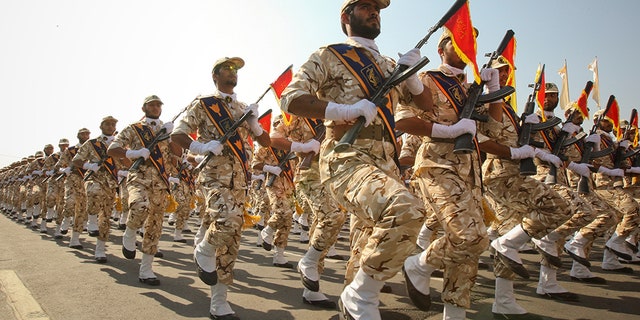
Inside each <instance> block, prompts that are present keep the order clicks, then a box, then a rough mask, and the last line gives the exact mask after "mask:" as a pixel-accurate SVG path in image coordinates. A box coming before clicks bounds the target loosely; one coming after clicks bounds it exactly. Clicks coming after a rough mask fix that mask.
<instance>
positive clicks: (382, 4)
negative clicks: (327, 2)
mask: <svg viewBox="0 0 640 320" xmlns="http://www.w3.org/2000/svg"><path fill="white" fill-rule="evenodd" d="M359 1H360V0H345V1H344V2H343V3H342V7H340V14H343V13H344V11H345V10H346V9H347V7H348V6H350V5H352V4H354V3H358V2H359ZM373 1H375V2H376V3H377V4H378V7H379V8H380V10H382V9H384V8H386V7H388V6H389V4H390V3H391V0H373Z"/></svg>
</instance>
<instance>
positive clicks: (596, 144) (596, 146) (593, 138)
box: [584, 133, 602, 150]
mask: <svg viewBox="0 0 640 320" xmlns="http://www.w3.org/2000/svg"><path fill="white" fill-rule="evenodd" d="M584 142H585V143H587V142H591V143H593V150H600V143H601V142H602V137H600V135H599V134H597V133H594V134H591V135H589V136H588V137H586V138H585V139H584Z"/></svg>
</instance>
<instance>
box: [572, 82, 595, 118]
mask: <svg viewBox="0 0 640 320" xmlns="http://www.w3.org/2000/svg"><path fill="white" fill-rule="evenodd" d="M592 88H593V82H591V81H587V84H586V85H585V87H584V89H583V90H582V93H581V94H580V97H579V98H578V101H577V102H576V104H577V105H578V111H579V112H580V114H581V115H582V117H583V118H585V119H589V108H587V99H588V98H589V94H590V93H591V89H592Z"/></svg>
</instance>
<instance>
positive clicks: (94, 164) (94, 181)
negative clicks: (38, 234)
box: [71, 116, 123, 263]
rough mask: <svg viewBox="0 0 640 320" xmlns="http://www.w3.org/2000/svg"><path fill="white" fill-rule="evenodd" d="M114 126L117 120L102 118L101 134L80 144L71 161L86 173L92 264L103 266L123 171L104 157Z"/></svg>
mask: <svg viewBox="0 0 640 320" xmlns="http://www.w3.org/2000/svg"><path fill="white" fill-rule="evenodd" d="M117 122H118V120H116V119H115V118H114V117H112V116H108V117H104V118H102V122H100V130H101V131H102V134H101V135H100V136H99V137H97V138H95V139H90V140H88V141H87V142H85V143H84V144H82V146H81V147H80V150H78V153H76V155H75V156H74V157H73V160H72V161H73V165H74V166H75V167H78V168H80V167H82V168H83V169H85V170H87V173H86V175H85V179H84V180H85V182H84V186H85V190H86V191H87V208H86V211H87V213H88V214H89V217H91V216H93V215H95V216H96V218H95V219H96V220H97V221H96V222H95V224H96V225H95V228H96V229H97V230H95V231H94V230H92V228H91V223H90V224H89V225H90V227H89V235H90V236H92V237H97V238H98V239H97V240H96V249H95V260H96V262H98V263H105V262H107V252H106V246H105V244H106V241H107V240H109V230H110V226H111V224H110V223H109V222H110V216H111V211H112V210H113V206H114V203H115V195H116V194H115V192H116V188H117V187H118V169H120V168H122V167H123V165H122V164H121V163H120V161H119V160H116V159H113V158H111V157H109V156H107V148H108V147H109V145H110V144H111V142H112V141H113V139H114V138H115V137H114V134H115V131H116V123H117ZM77 234H78V235H79V233H77ZM77 237H78V236H76V231H75V230H74V232H73V233H72V237H71V238H72V240H73V239H75V240H79V239H78V238H77ZM78 244H79V241H78Z"/></svg>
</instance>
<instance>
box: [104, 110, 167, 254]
mask: <svg viewBox="0 0 640 320" xmlns="http://www.w3.org/2000/svg"><path fill="white" fill-rule="evenodd" d="M145 120H146V119H143V120H142V121H140V122H139V123H143V124H146V121H145ZM155 122H156V125H155V126H152V128H151V131H153V132H158V131H159V130H160V128H161V127H162V121H160V120H155ZM157 146H158V147H159V148H160V152H161V153H162V159H163V160H164V161H163V162H164V165H165V170H166V171H167V172H171V171H170V170H171V167H170V165H171V164H170V162H169V161H167V159H169V157H170V151H169V140H164V141H160V142H159V143H158V145H157ZM118 147H119V148H123V149H129V150H137V149H142V148H144V145H143V143H142V141H141V140H140V138H139V137H138V134H137V133H136V129H134V128H133V125H129V126H127V127H126V128H124V129H123V130H122V132H120V133H119V134H118V135H117V136H116V138H115V139H114V140H113V142H112V143H111V145H109V149H112V148H118ZM150 151H152V150H150ZM127 192H128V194H129V216H128V220H127V228H130V229H134V230H137V229H139V228H141V227H142V226H143V225H144V236H143V238H142V250H141V251H142V252H143V253H145V254H150V255H155V254H156V252H158V241H160V236H161V234H162V218H163V217H164V210H165V208H166V207H167V202H168V201H167V196H168V195H169V189H168V186H167V183H166V182H165V181H164V179H162V176H161V175H160V172H158V169H157V168H156V167H155V166H154V165H153V164H152V163H151V160H149V159H148V160H146V161H144V162H143V163H142V164H141V165H140V167H138V170H135V171H129V175H128V176H127Z"/></svg>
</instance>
